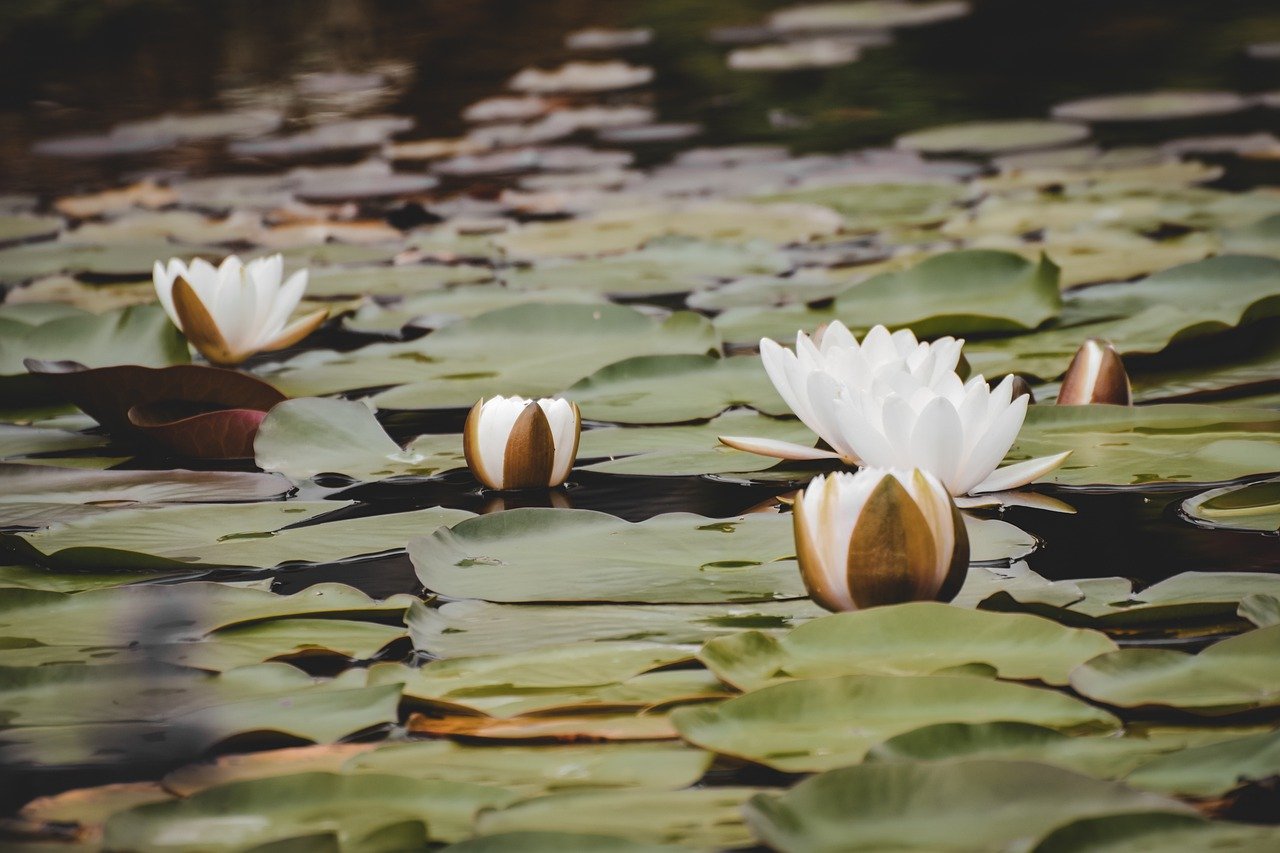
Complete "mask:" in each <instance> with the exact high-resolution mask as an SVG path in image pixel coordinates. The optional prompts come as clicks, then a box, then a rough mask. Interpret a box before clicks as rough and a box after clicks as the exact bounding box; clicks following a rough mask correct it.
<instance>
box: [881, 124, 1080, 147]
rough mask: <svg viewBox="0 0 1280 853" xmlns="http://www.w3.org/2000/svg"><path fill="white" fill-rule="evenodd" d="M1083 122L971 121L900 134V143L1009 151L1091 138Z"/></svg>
mask: <svg viewBox="0 0 1280 853" xmlns="http://www.w3.org/2000/svg"><path fill="white" fill-rule="evenodd" d="M1088 135H1089V128H1087V127H1085V126H1084V125H1081V124H1068V123H1065V122H1056V121H1037V120H1034V119H1025V120H1021V121H990V122H981V121H979V122H968V123H965V124H949V125H945V126H942V127H934V128H930V129H928V130H921V131H917V132H915V133H908V134H907V135H905V136H899V137H898V140H897V146H898V147H899V148H906V149H909V150H911V151H919V152H921V153H924V154H951V153H964V154H1005V153H1008V152H1011V151H1026V150H1030V149H1035V148H1053V147H1056V146H1059V145H1070V144H1071V143H1073V142H1079V141H1080V140H1082V139H1084V138H1086V137H1088Z"/></svg>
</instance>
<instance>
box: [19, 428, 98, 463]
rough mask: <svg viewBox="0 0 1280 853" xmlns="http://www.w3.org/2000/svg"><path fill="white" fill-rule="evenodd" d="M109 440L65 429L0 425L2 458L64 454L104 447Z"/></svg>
mask: <svg viewBox="0 0 1280 853" xmlns="http://www.w3.org/2000/svg"><path fill="white" fill-rule="evenodd" d="M107 442H108V439H107V438H106V437H105V436H101V435H85V434H83V433H78V432H71V431H70V430H65V429H49V428H45V427H34V426H16V425H14V424H0V458H3V459H12V458H14V457H18V456H30V455H32V454H36V453H64V452H66V451H69V450H83V449H85V448H87V447H102V446H103V445H104V444H107Z"/></svg>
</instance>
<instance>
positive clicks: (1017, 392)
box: [1009, 373, 1036, 403]
mask: <svg viewBox="0 0 1280 853" xmlns="http://www.w3.org/2000/svg"><path fill="white" fill-rule="evenodd" d="M1009 375H1010V376H1012V377H1013V399H1015V400H1016V399H1018V398H1019V397H1026V398H1027V400H1028V401H1030V402H1032V403H1034V402H1035V401H1036V395H1035V392H1033V391H1032V390H1031V384H1030V383H1029V382H1027V380H1025V379H1023V378H1022V377H1021V376H1019V375H1018V374H1016V373H1010V374H1009Z"/></svg>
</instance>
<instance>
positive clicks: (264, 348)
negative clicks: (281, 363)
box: [151, 255, 329, 367]
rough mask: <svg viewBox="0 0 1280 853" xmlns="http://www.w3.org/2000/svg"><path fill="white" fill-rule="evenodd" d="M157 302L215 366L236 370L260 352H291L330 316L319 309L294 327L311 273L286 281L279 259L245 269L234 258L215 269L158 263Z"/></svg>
mask: <svg viewBox="0 0 1280 853" xmlns="http://www.w3.org/2000/svg"><path fill="white" fill-rule="evenodd" d="M151 277H152V280H153V282H154V284H155V288H156V296H157V297H158V298H159V299H160V304H161V305H162V306H163V307H164V310H165V313H167V314H168V315H169V319H171V320H172V321H173V324H174V325H175V326H177V327H178V328H179V329H181V330H182V333H183V334H184V335H186V336H187V341H188V342H189V343H190V344H191V345H192V346H193V347H195V348H196V349H197V350H199V351H200V354H201V355H203V356H204V357H205V358H207V359H208V360H209V362H210V363H211V364H216V365H219V366H220V367H234V366H235V365H237V364H240V363H241V362H243V361H244V360H245V359H247V358H249V357H250V356H251V355H254V354H255V353H259V352H268V351H271V350H278V349H284V348H285V347H288V346H292V345H293V344H296V343H297V342H298V341H300V340H302V339H303V338H305V337H306V336H307V335H309V334H311V333H312V332H314V331H315V330H316V329H317V328H319V326H320V324H321V323H323V322H324V321H325V318H326V317H328V316H329V311H328V310H327V309H324V308H321V309H320V310H318V311H314V312H312V313H310V314H306V315H304V316H302V317H299V318H298V319H296V320H293V321H292V322H290V317H291V316H292V315H293V312H294V310H295V309H296V308H297V307H298V303H299V302H301V301H302V295H303V293H305V292H306V289H307V272H306V270H301V271H299V272H296V273H294V274H293V275H291V276H289V278H288V279H285V278H284V259H283V258H282V257H281V256H280V255H272V256H271V257H269V258H258V259H256V260H252V261H249V263H247V264H246V263H243V262H242V261H241V260H240V259H239V258H238V257H236V256H235V255H231V256H230V257H228V258H226V259H225V260H223V262H222V264H221V265H220V266H217V267H215V266H213V265H212V264H210V263H209V262H208V261H206V260H204V259H202V258H196V259H195V260H193V261H192V262H191V263H190V264H184V263H183V262H182V261H181V260H179V259H177V258H173V259H171V260H170V261H169V263H168V264H162V263H160V262H159V261H156V263H155V268H154V269H153V270H152V272H151Z"/></svg>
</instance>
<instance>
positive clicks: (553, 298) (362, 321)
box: [342, 282, 608, 335]
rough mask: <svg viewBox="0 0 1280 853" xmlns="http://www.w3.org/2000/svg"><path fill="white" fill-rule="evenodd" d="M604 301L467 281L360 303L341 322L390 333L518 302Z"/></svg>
mask: <svg viewBox="0 0 1280 853" xmlns="http://www.w3.org/2000/svg"><path fill="white" fill-rule="evenodd" d="M607 301H608V300H606V299H605V298H604V297H603V296H599V295H597V294H594V293H584V292H582V291H577V290H512V289H511V288H509V287H507V286H506V285H505V284H501V283H498V282H492V283H488V284H469V285H466V286H465V287H454V288H451V289H450V290H442V291H440V292H438V293H422V294H419V295H417V296H410V297H408V298H406V299H404V300H402V301H400V302H397V303H395V304H393V305H390V306H386V307H383V306H381V305H377V304H366V305H362V306H360V307H359V308H357V309H356V312H355V313H354V314H352V315H351V316H349V317H344V318H343V320H342V326H343V328H345V329H350V330H351V331H353V332H365V333H369V334H383V335H391V334H397V333H399V332H401V331H402V330H404V329H411V330H418V329H438V328H440V327H442V326H448V325H450V324H451V323H457V322H459V321H461V320H467V319H470V318H472V317H477V316H479V315H481V314H487V313H489V312H490V311H497V310H499V309H502V308H512V307H515V306H519V305H529V304H532V303H541V304H556V305H563V304H573V303H577V304H581V305H602V304H604V303H606V302H607Z"/></svg>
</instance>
